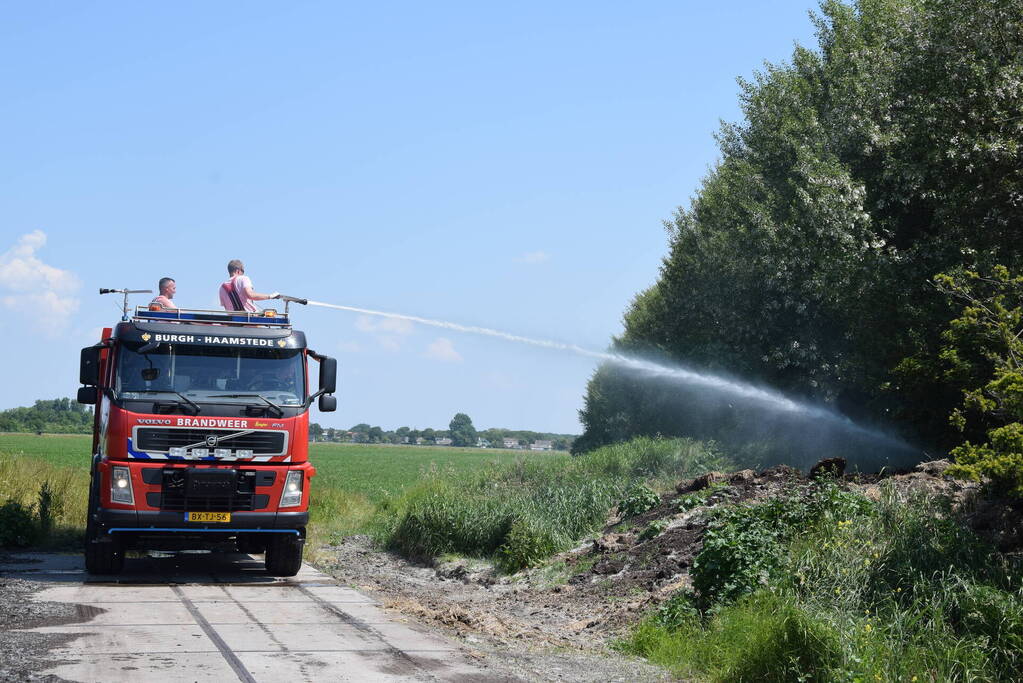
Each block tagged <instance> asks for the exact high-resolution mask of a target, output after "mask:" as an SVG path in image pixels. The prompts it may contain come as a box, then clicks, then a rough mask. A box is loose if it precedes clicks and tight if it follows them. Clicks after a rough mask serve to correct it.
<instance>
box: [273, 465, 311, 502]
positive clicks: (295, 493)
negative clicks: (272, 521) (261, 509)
mask: <svg viewBox="0 0 1023 683" xmlns="http://www.w3.org/2000/svg"><path fill="white" fill-rule="evenodd" d="M304 482H305V473H304V472H303V471H302V470H291V471H290V472H288V476H287V478H286V479H285V480H284V492H283V493H281V504H280V506H279V507H282V508H292V507H295V506H296V505H301V504H302V484H303V483H304Z"/></svg>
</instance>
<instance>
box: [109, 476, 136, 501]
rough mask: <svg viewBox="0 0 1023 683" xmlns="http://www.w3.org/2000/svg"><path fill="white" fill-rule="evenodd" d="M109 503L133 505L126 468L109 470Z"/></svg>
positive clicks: (129, 479) (133, 498)
mask: <svg viewBox="0 0 1023 683" xmlns="http://www.w3.org/2000/svg"><path fill="white" fill-rule="evenodd" d="M110 502H111V503H122V504H124V505H133V504H134V503H135V495H134V494H133V493H132V492H131V472H129V471H128V468H127V467H112V468H110Z"/></svg>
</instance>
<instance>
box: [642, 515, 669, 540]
mask: <svg viewBox="0 0 1023 683" xmlns="http://www.w3.org/2000/svg"><path fill="white" fill-rule="evenodd" d="M667 528H668V522H666V521H665V520H663V519H658V520H655V521H653V522H650V524H648V525H647V527H646V528H645V529H643V531H641V532H640V534H639V537H638V540H639V541H649V540H650V539H651V538H657V537H658V536H660V535H661V534H662V533H664V530H665V529H667Z"/></svg>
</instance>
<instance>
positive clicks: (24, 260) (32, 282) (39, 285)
mask: <svg viewBox="0 0 1023 683" xmlns="http://www.w3.org/2000/svg"><path fill="white" fill-rule="evenodd" d="M45 245H46V233H44V232H43V231H42V230H35V231H33V232H30V233H28V234H26V235H22V236H21V238H20V239H19V240H18V242H17V243H16V244H15V245H14V246H13V247H11V248H10V249H8V250H7V251H6V252H4V254H3V255H2V256H0V292H2V293H3V295H2V296H0V306H2V307H3V308H6V309H8V310H11V311H17V312H19V313H23V314H24V315H26V316H27V317H29V318H30V319H32V320H33V322H34V323H35V325H36V327H37V328H39V329H41V330H42V331H43V332H45V333H47V334H50V335H54V336H56V335H57V334H60V333H61V332H63V331H64V330H65V329H66V328H67V325H68V322H69V320H70V318H71V315H72V314H73V313H74V312H75V311H77V310H78V304H79V301H78V298H77V297H75V296H74V294H75V293H76V292H77V291H78V289H79V287H80V286H81V285H80V283H79V281H78V278H77V277H76V276H75V274H74V273H72V272H71V271H68V270H61V269H60V268H55V267H54V266H51V265H47V264H45V263H43V262H42V261H40V260H39V259H38V258H37V257H36V252H37V251H39V250H40V249H42V248H43V247H44V246H45Z"/></svg>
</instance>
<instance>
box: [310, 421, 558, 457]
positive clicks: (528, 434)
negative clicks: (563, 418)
mask: <svg viewBox="0 0 1023 683" xmlns="http://www.w3.org/2000/svg"><path fill="white" fill-rule="evenodd" d="M309 436H310V438H312V439H313V440H314V441H334V442H350V443H383V444H388V443H389V444H410V445H416V444H419V443H420V441H419V440H420V439H422V443H423V444H425V445H435V444H436V443H437V441H438V439H451V445H452V446H456V447H475V446H477V445H478V444H479V443H480V440H481V439H482V440H483V442H485V443H486V444H488V445H489V447H491V448H503V447H504V439H515V440H516V442H517V443H518V444H519V445H520V446H522V447H528V446H529V445H530V444H532V443H534V442H536V441H541V440H544V441H550V442H551V445H552V447H553V449H554V450H556V451H567V450H569V449H570V448H571V446H572V442H573V441H574V440H575V438H576V437H575V436H574V435H572V434H554V433H551V432H534V431H529V430H524V429H501V428H490V429H483V430H479V431H477V430H476V429H475V427H473V424H472V419H471V418H470V417H469V416H468V415H466V414H465V413H457V414H456V415H455V416H454V417H453V418H452V419H451V422H450V423H449V425H448V428H447V429H433V428H432V427H427V428H425V429H416V428H414V427H407V426H404V427H398V428H397V429H394V430H385V429H382V428H381V427H378V426H370V425H369V424H367V423H365V422H360V423H359V424H357V425H352V427H351V428H349V429H336V428H334V427H327V428H324V427H323V426H322V425H320V424H318V423H316V422H313V423H311V424H310V425H309Z"/></svg>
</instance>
